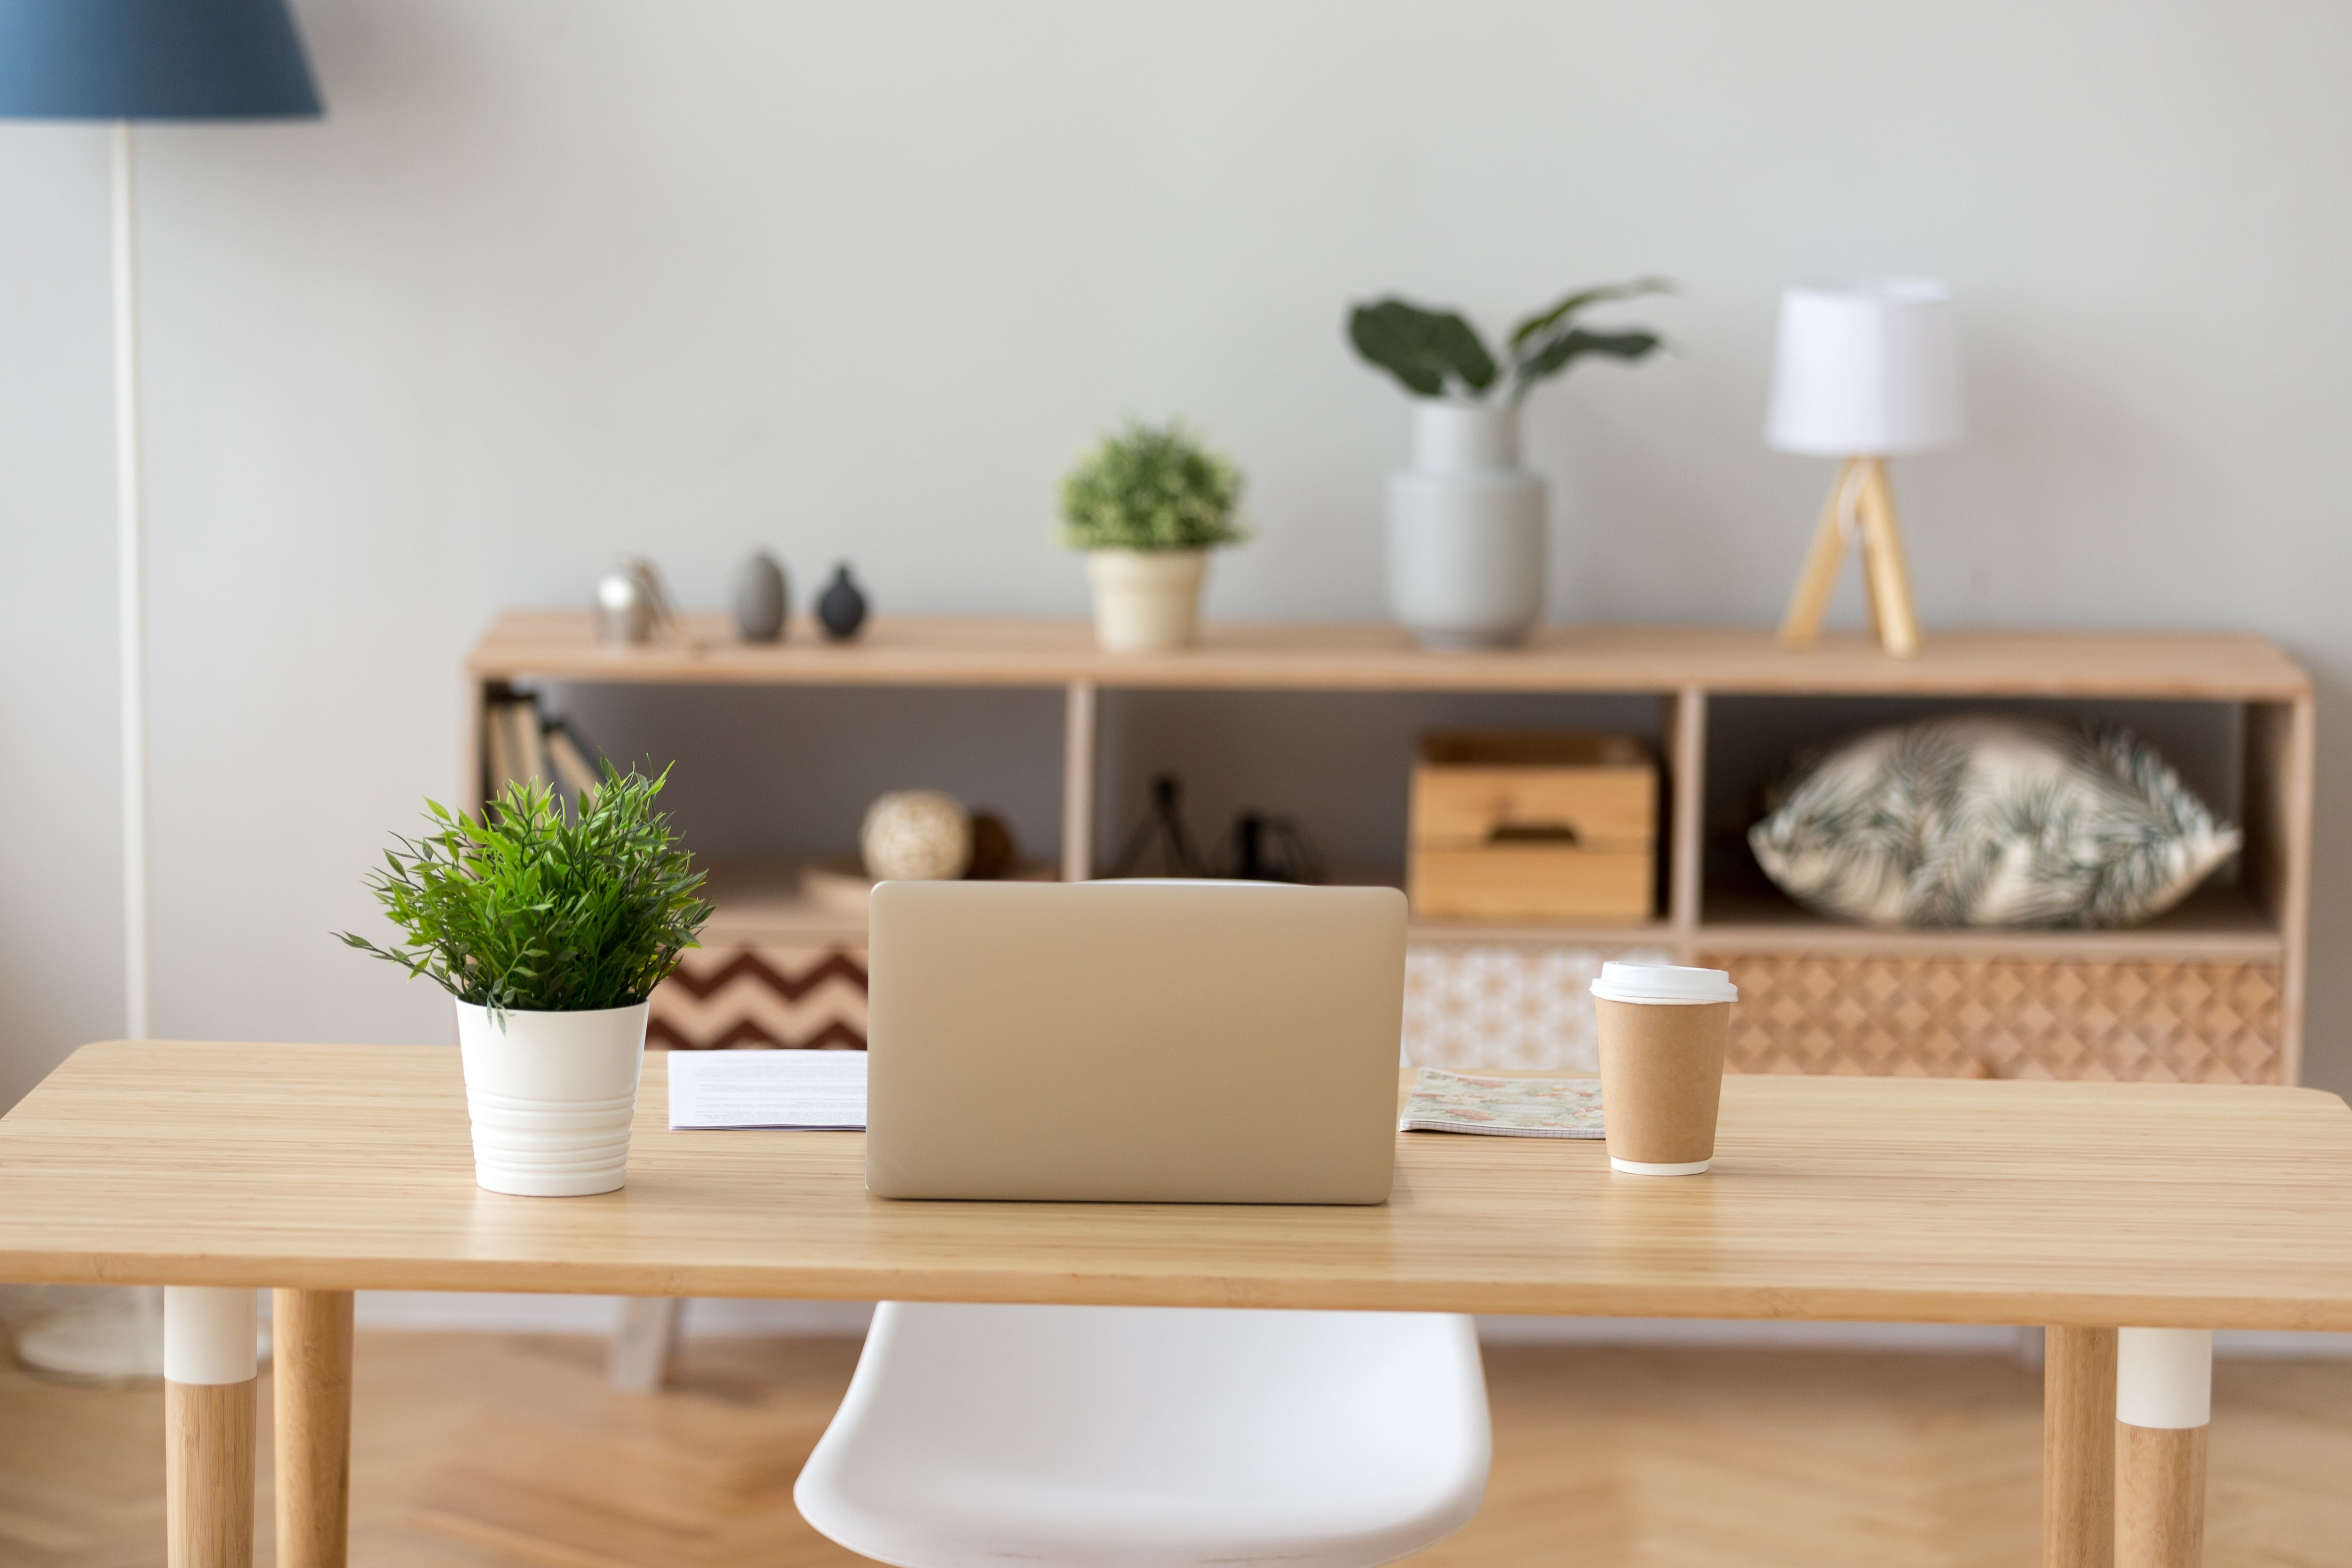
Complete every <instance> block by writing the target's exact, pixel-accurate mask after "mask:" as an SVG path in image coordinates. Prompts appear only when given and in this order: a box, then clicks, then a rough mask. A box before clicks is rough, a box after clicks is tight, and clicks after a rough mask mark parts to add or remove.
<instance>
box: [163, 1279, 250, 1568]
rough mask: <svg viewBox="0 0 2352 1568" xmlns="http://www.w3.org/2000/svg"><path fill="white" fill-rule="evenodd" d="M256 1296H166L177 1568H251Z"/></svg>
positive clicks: (169, 1472)
mask: <svg viewBox="0 0 2352 1568" xmlns="http://www.w3.org/2000/svg"><path fill="white" fill-rule="evenodd" d="M254 1316H255V1314H254V1295H253V1292H252V1291H251V1290H244V1289H215V1288H214V1287H211V1286H202V1285H173V1286H171V1287H169V1288H167V1289H165V1290H164V1292H163V1502H164V1510H165V1520H166V1525H165V1531H166V1541H167V1547H166V1554H165V1560H166V1562H167V1563H169V1564H170V1568H253V1414H254V1412H253V1380H254V1374H255V1373H256V1372H257V1367H256V1365H255V1361H254V1353H253V1351H254V1343H253V1342H254Z"/></svg>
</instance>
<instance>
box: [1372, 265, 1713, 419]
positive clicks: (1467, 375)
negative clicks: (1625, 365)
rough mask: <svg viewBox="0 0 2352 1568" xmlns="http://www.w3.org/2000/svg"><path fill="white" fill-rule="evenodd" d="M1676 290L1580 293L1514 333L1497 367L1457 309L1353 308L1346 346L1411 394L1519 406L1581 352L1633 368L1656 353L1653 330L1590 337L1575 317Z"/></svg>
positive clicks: (1644, 287)
mask: <svg viewBox="0 0 2352 1568" xmlns="http://www.w3.org/2000/svg"><path fill="white" fill-rule="evenodd" d="M1673 291H1674V285H1673V284H1671V283H1669V282H1667V281H1666V280H1665V279H1663V278H1636V279H1633V281H1632V282H1630V283H1603V284H1599V285H1597V286H1595V287H1593V288H1591V289H1578V290H1576V292H1574V293H1572V294H1570V295H1568V296H1567V297H1566V298H1564V299H1562V300H1559V301H1558V302H1557V303H1555V304H1553V305H1552V306H1551V307H1550V308H1549V310H1538V311H1537V312H1536V313H1535V314H1534V315H1532V316H1529V317H1528V318H1527V319H1526V320H1525V321H1521V322H1520V323H1519V324H1518V325H1517V327H1515V328H1513V329H1512V331H1511V338H1510V342H1508V343H1507V344H1506V345H1505V351H1504V354H1503V357H1502V359H1501V360H1499V361H1498V360H1497V359H1496V356H1495V355H1494V354H1493V353H1490V352H1488V350H1487V348H1486V343H1485V342H1484V341H1483V340H1481V339H1480V337H1479V336H1478V331H1477V329H1476V328H1475V327H1473V326H1471V324H1470V323H1469V322H1468V321H1465V320H1464V319H1463V317H1462V314H1461V312H1460V311H1458V310H1430V309H1428V308H1427V307H1426V306H1422V305H1415V304H1412V303H1411V302H1410V301H1408V300H1398V299H1393V298H1391V299H1387V300H1374V301H1373V302H1372V303H1370V304H1369V305H1359V306H1357V307H1356V308H1355V310H1353V311H1352V312H1350V314H1349V317H1348V341H1349V342H1351V343H1353V344H1355V345H1356V352H1357V353H1360V354H1361V355H1362V356H1363V357H1364V359H1365V360H1366V361H1367V362H1368V363H1371V364H1373V365H1377V366H1378V367H1379V368H1381V370H1384V371H1387V372H1388V373H1389V374H1391V375H1392V376H1395V377H1396V378H1397V380H1398V381H1400V382H1402V383H1403V384H1404V388H1405V390H1406V391H1408V392H1411V393H1412V394H1413V395H1415V396H1419V397H1454V398H1461V399H1465V400H1468V401H1472V402H1486V401H1500V402H1502V403H1504V404H1506V405H1508V406H1510V407H1513V408H1517V406H1518V405H1519V404H1520V403H1521V402H1523V401H1524V400H1525V399H1526V397H1527V395H1528V393H1529V392H1530V391H1532V390H1533V389H1534V387H1535V385H1536V384H1537V383H1538V382H1542V381H1549V379H1551V378H1552V377H1553V376H1555V375H1559V374H1563V373H1565V372H1566V371H1567V369H1568V368H1569V366H1570V365H1572V364H1574V363H1576V362H1577V361H1578V360H1579V359H1581V358H1582V357H1584V356H1585V355H1586V354H1599V355H1601V356H1602V357H1603V358H1606V359H1618V360H1624V361H1627V362H1629V363H1632V362H1638V361H1640V360H1643V359H1647V358H1648V357H1649V356H1650V355H1651V354H1653V353H1656V352H1657V350H1658V348H1659V346H1660V344H1661V343H1662V342H1663V341H1664V340H1663V339H1661V338H1660V337H1659V336H1658V334H1657V333H1655V332H1653V331H1645V330H1643V329H1641V328H1629V329H1627V330H1625V331H1614V332H1608V331H1588V330H1586V329H1585V328H1583V327H1580V326H1579V325H1577V318H1578V317H1579V316H1580V315H1581V314H1582V313H1583V312H1584V311H1585V310H1589V309H1591V307H1592V306H1595V305H1602V304H1607V303H1609V302H1610V301H1612V300H1632V299H1637V298H1639V297H1640V296H1642V295H1644V294H1667V293H1672V292H1673Z"/></svg>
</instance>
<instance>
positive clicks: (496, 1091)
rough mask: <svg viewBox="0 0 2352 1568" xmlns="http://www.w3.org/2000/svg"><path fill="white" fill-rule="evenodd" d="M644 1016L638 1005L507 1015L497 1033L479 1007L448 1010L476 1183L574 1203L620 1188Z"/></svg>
mask: <svg viewBox="0 0 2352 1568" xmlns="http://www.w3.org/2000/svg"><path fill="white" fill-rule="evenodd" d="M646 1010H647V1004H646V1003H643V1002H640V1003H638V1004H637V1005H635V1006H634V1007H606V1008H602V1009H599V1010H598V1011H595V1012H593V1013H522V1012H517V1011H516V1010H514V1009H513V1008H509V1009H507V1011H506V1014H505V1020H506V1021H505V1025H504V1026H503V1027H501V1026H500V1025H499V1021H498V1020H497V1019H496V1018H493V1017H492V1016H491V1015H490V1010H489V1009H488V1007H478V1006H476V1005H473V1004H472V1003H470V1002H460V1003H458V1004H457V1054H458V1056H459V1058H460V1059H461V1060H462V1061H463V1062H464V1064H465V1069H466V1110H467V1113H468V1114H469V1115H470V1116H471V1117H472V1119H473V1123H474V1180H475V1182H476V1183H477V1184H479V1185H481V1186H484V1187H487V1188H488V1189H489V1190H490V1191H491V1192H494V1193H513V1194H516V1195H518V1196H520V1197H527V1198H575V1197H584V1196H586V1195H587V1194H591V1193H609V1192H612V1191H614V1190H615V1189H616V1188H618V1187H619V1186H620V1185H621V1184H623V1183H624V1182H625V1181H627V1180H628V1173H629V1122H630V1121H631V1119H632V1118H634V1117H635V1114H636V1109H637V1076H638V1072H639V1070H640V1069H641V1068H643V1067H644V1065H645V1059H646Z"/></svg>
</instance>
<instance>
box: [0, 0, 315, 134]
mask: <svg viewBox="0 0 2352 1568" xmlns="http://www.w3.org/2000/svg"><path fill="white" fill-rule="evenodd" d="M320 112H321V109H320V103H319V89H318V87H317V85H316V84H315V83H314V82H312V81H311V79H310V62H309V61H308V60H307V59H305V58H303V55H302V37H301V35H300V34H299V33H298V32H296V31H295V30H294V18H293V17H292V16H290V15H289V14H288V12H287V9H286V0H0V117H5V118H7V119H11V120H278V119H288V118H305V117H310V116H315V115H317V114H319V113H320Z"/></svg>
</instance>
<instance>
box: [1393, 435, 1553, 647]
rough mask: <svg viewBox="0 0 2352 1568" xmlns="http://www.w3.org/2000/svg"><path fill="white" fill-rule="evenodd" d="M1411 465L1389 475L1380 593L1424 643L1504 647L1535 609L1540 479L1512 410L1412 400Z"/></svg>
mask: <svg viewBox="0 0 2352 1568" xmlns="http://www.w3.org/2000/svg"><path fill="white" fill-rule="evenodd" d="M1412 412H1413V423H1412V468H1408V469H1406V470H1405V471H1404V472H1402V473H1400V474H1395V475H1391V477H1390V479H1389V601H1390V604H1391V605H1392V606H1393V607H1394V609H1395V611H1396V617H1397V619H1398V620H1400V621H1402V622H1403V623H1404V626H1405V627H1406V629H1407V630H1409V631H1411V632H1412V635H1413V637H1414V639H1415V640H1416V641H1418V642H1419V643H1420V644H1421V645H1422V646H1423V647H1427V648H1433V649H1438V650H1442V651H1461V650H1469V649H1476V648H1494V647H1511V646H1513V645H1514V644H1516V643H1518V642H1519V641H1521V640H1522V639H1524V638H1525V637H1527V635H1528V632H1529V631H1530V630H1532V629H1533V628H1534V626H1535V624H1536V622H1537V621H1538V620H1540V619H1541V618H1542V616H1543V599H1544V484H1543V480H1542V479H1538V478H1537V477H1536V476H1535V475H1533V474H1530V473H1528V471H1527V470H1526V469H1525V468H1520V467H1519V414H1518V410H1517V409H1516V408H1490V407H1486V406H1485V405H1478V404H1466V403H1442V402H1425V403H1416V404H1414V405H1413V411H1412Z"/></svg>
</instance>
